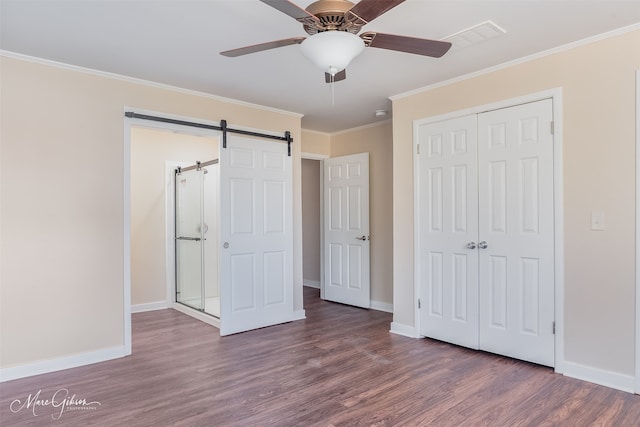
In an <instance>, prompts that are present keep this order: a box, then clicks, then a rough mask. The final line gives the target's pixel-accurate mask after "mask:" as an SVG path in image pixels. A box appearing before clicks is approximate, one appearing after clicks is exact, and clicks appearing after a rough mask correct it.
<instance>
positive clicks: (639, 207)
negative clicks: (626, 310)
mask: <svg viewBox="0 0 640 427" xmlns="http://www.w3.org/2000/svg"><path fill="white" fill-rule="evenodd" d="M639 167H640V69H638V70H636V272H635V273H636V370H635V377H636V378H635V383H636V390H635V392H636V394H640V234H639V233H638V229H639V228H640V171H638V168H639Z"/></svg>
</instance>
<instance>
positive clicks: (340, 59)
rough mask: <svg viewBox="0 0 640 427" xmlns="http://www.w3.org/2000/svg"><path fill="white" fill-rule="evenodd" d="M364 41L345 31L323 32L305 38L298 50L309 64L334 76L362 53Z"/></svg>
mask: <svg viewBox="0 0 640 427" xmlns="http://www.w3.org/2000/svg"><path fill="white" fill-rule="evenodd" d="M363 49H364V41H362V39H361V38H360V37H358V36H356V35H355V34H352V33H347V32H345V31H324V32H322V33H317V34H314V35H312V36H309V37H307V38H306V39H305V40H304V41H303V42H302V43H301V44H300V50H301V51H302V54H303V55H304V56H306V57H307V58H308V59H309V60H310V61H311V62H313V63H314V64H316V66H317V67H319V68H320V69H322V70H323V71H325V72H327V73H329V74H331V75H332V76H334V75H335V74H336V73H337V72H338V71H342V70H344V69H345V68H347V65H349V62H351V60H352V59H353V58H355V57H356V56H358V55H360V54H361V53H362V50H363Z"/></svg>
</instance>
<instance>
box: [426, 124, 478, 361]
mask: <svg viewBox="0 0 640 427" xmlns="http://www.w3.org/2000/svg"><path fill="white" fill-rule="evenodd" d="M476 130H477V125H476V116H475V115H471V116H466V117H462V118H457V119H453V120H448V121H446V122H439V123H434V124H429V125H425V126H423V127H422V128H421V129H420V131H419V138H420V139H419V144H420V155H419V168H420V174H419V179H420V182H419V197H418V199H419V201H418V202H419V204H420V205H419V209H420V212H421V213H422V219H423V220H422V221H421V222H420V227H419V228H420V229H419V233H420V234H419V237H418V238H419V239H420V248H421V252H420V265H421V269H420V282H421V283H422V285H423V291H424V292H423V293H422V295H423V298H422V301H421V310H420V314H421V321H420V324H421V334H422V335H425V336H429V337H431V338H436V339H440V340H445V341H448V342H452V343H454V344H458V345H463V346H465V347H471V348H475V349H477V348H478V251H477V249H476V243H477V236H478V192H477V178H478V171H477V151H476V143H477V142H476Z"/></svg>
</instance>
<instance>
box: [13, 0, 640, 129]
mask: <svg viewBox="0 0 640 427" xmlns="http://www.w3.org/2000/svg"><path fill="white" fill-rule="evenodd" d="M294 2H295V3H296V4H298V5H299V6H301V7H306V6H307V5H309V4H310V3H311V1H310V0H294ZM486 20H491V21H493V22H494V23H495V24H497V25H498V26H500V27H502V28H503V29H505V30H506V31H507V33H506V34H505V35H502V36H500V37H497V38H493V39H490V40H487V41H484V42H481V43H478V44H475V45H472V46H469V47H466V48H464V49H455V46H454V49H452V50H451V51H450V52H449V53H447V54H446V55H445V56H444V57H442V58H440V59H434V58H429V57H423V56H418V55H411V54H407V53H399V52H393V51H387V50H382V49H376V48H367V49H365V51H364V53H363V54H362V55H360V56H359V57H357V58H355V59H354V60H353V62H352V63H351V65H350V66H349V67H348V69H347V76H348V77H347V80H345V81H342V82H338V83H336V84H335V87H334V90H335V104H334V105H332V96H331V88H330V85H328V84H326V83H325V82H324V74H323V72H322V71H321V70H319V69H316V68H315V67H314V66H313V65H312V64H311V63H310V62H309V61H308V60H307V59H306V58H304V57H303V56H302V54H301V53H300V51H299V46H297V45H293V46H288V47H283V48H279V49H274V50H269V51H265V52H260V53H255V54H251V55H248V56H242V57H237V58H227V57H223V56H221V55H219V54H218V52H220V51H224V50H228V49H234V48H237V47H242V46H245V45H252V44H257V43H262V42H267V41H272V40H278V39H284V38H289V37H295V36H306V33H305V32H304V30H303V29H302V25H301V24H299V23H298V22H296V21H295V20H294V19H292V18H290V17H288V16H287V15H284V14H283V13H281V12H279V11H277V10H275V9H273V8H271V7H269V6H267V5H266V4H264V3H261V2H260V1H258V0H199V1H187V0H181V1H167V0H164V1H150V0H146V1H134V0H127V1H116V0H102V1H99V0H82V1H80V0H74V1H61V0H45V1H31V0H0V49H2V50H5V51H10V52H15V53H20V54H24V55H29V56H34V57H38V58H44V59H49V60H53V61H58V62H62V63H66V64H72V65H77V66H81V67H86V68H91V69H96V70H101V71H106V72H111V73H116V74H121V75H125V76H130V77H136V78H140V79H144V80H149V81H153V82H158V83H164V84H168V85H172V86H177V87H181V88H186V89H192V90H196V91H200V92H206V93H210V94H213V95H218V96H222V97H227V98H232V99H236V100H241V101H246V102H251V103H255V104H260V105H264V106H268V107H273V108H278V109H282V110H287V111H292V112H296V113H302V114H304V117H303V119H302V125H303V128H305V129H310V130H317V131H322V132H329V133H331V132H336V131H340V130H345V129H350V128H353V127H358V126H362V125H366V124H370V123H373V122H375V121H377V120H384V118H382V119H380V118H376V117H375V115H374V112H375V110H380V109H382V110H390V109H391V102H390V101H389V99H388V97H389V96H393V95H397V94H400V93H403V92H407V91H410V90H413V89H417V88H420V87H424V86H428V85H431V84H434V83H437V82H441V81H444V80H448V79H451V78H454V77H457V76H461V75H465V74H468V73H472V72H474V71H478V70H482V69H485V68H488V67H491V66H494V65H498V64H502V63H505V62H507V61H510V60H514V59H518V58H522V57H525V56H528V55H531V54H534V53H537V52H542V51H545V50H548V49H551V48H554V47H557V46H561V45H564V44H567V43H571V42H574V41H578V40H582V39H585V38H588V37H590V36H594V35H599V34H602V33H605V32H608V31H611V30H614V29H617V28H622V27H626V26H629V25H633V24H636V23H638V22H640V1H638V0H635V1H607V0H604V1H603V0H601V1H584V0H570V1H555V0H537V1H524V0H502V1H483V0H467V1H457V0H447V1H431V0H407V1H406V2H404V3H402V4H400V5H399V6H397V7H395V8H394V9H392V10H391V11H389V12H387V13H386V14H384V15H383V16H381V17H379V18H378V19H376V20H374V21H373V22H371V23H369V24H367V25H366V26H365V27H364V28H363V31H379V32H385V33H391V34H400V35H407V36H413V37H421V38H432V39H441V38H444V37H447V36H449V35H451V34H454V33H456V32H458V31H460V30H463V29H466V28H468V27H471V26H474V25H476V24H479V23H481V22H483V21H486ZM639 52H640V46H639V47H638V50H637V51H635V52H620V55H638V54H639Z"/></svg>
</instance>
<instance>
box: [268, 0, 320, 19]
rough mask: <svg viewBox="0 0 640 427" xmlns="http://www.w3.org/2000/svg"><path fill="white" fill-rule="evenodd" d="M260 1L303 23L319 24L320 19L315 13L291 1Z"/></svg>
mask: <svg viewBox="0 0 640 427" xmlns="http://www.w3.org/2000/svg"><path fill="white" fill-rule="evenodd" d="M260 1H261V2H262V3H264V4H267V5H269V6H271V7H272V8H274V9H277V10H279V11H280V12H282V13H284V14H285V15H289V16H290V17H292V18H293V19H295V20H297V21H299V22H302V23H303V24H308V25H313V24H316V23H317V24H319V23H320V20H319V19H318V18H316V16H315V15H312V14H310V13H309V12H307V11H306V10H304V9H303V8H301V7H300V6H298V5H296V4H294V3H291V2H290V1H288V0H260Z"/></svg>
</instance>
